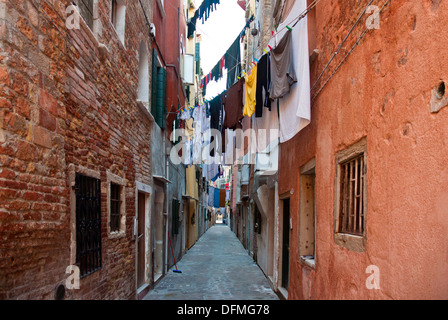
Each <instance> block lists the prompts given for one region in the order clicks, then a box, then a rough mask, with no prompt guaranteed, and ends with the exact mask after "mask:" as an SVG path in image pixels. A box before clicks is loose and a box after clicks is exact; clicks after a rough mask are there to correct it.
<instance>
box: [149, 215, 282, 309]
mask: <svg viewBox="0 0 448 320" xmlns="http://www.w3.org/2000/svg"><path fill="white" fill-rule="evenodd" d="M173 268H175V267H173ZM177 269H179V270H181V271H182V273H174V272H173V271H172V269H171V270H170V271H169V272H168V274H167V275H166V276H165V277H164V278H163V279H162V280H161V281H160V282H159V283H158V284H157V285H156V287H155V288H154V289H153V290H151V291H150V292H149V293H148V294H147V295H146V296H145V298H144V300H278V297H277V295H276V294H275V293H274V292H273V291H272V289H271V287H270V285H269V283H268V280H267V279H266V277H265V276H264V274H263V272H262V271H261V270H260V268H259V267H258V265H257V264H256V263H255V262H254V261H253V259H252V258H251V257H250V256H249V255H248V254H247V251H246V250H245V249H244V247H243V245H242V244H241V242H240V241H239V240H238V239H237V237H236V236H235V234H234V233H233V232H232V231H231V230H230V228H229V227H228V226H226V225H220V224H217V225H215V226H213V227H211V228H210V229H209V230H208V231H207V232H206V233H205V234H204V235H203V236H202V237H201V238H200V239H199V240H198V241H197V242H196V244H195V245H194V246H193V247H192V248H191V249H190V250H189V251H188V252H187V253H186V254H185V255H184V256H183V258H182V259H181V261H179V262H177Z"/></svg>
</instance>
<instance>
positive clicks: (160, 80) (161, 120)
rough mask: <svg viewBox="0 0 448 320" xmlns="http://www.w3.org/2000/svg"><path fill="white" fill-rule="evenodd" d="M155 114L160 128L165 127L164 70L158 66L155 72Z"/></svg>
mask: <svg viewBox="0 0 448 320" xmlns="http://www.w3.org/2000/svg"><path fill="white" fill-rule="evenodd" d="M156 106H157V107H156V109H157V116H156V122H157V124H158V125H159V127H160V128H162V129H165V128H166V70H165V69H164V68H159V70H158V72H157V98H156Z"/></svg>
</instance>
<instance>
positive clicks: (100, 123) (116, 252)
mask: <svg viewBox="0 0 448 320" xmlns="http://www.w3.org/2000/svg"><path fill="white" fill-rule="evenodd" d="M68 3H69V1H51V2H47V1H20V2H17V1H12V0H10V1H6V2H1V3H0V36H1V44H0V45H1V49H2V50H1V52H2V53H1V55H0V233H1V237H2V239H1V244H0V251H1V254H0V257H1V258H0V298H2V299H53V298H54V291H55V288H56V286H57V285H58V284H59V283H63V284H65V280H66V279H67V277H68V274H66V273H65V270H66V268H67V266H69V265H70V264H71V263H72V261H71V257H73V254H74V253H73V252H72V251H73V249H71V246H72V245H73V240H72V239H73V237H74V235H73V234H72V231H71V225H70V223H71V222H73V217H72V211H73V206H74V203H73V200H70V196H71V192H72V191H71V185H70V179H69V168H75V170H77V169H80V168H83V170H90V171H92V172H95V173H97V174H99V177H100V179H101V182H102V183H101V191H102V192H101V221H102V225H101V228H102V257H103V258H102V269H101V270H100V271H97V272H95V273H93V274H92V275H89V276H87V277H85V278H83V279H81V282H80V289H79V290H67V293H66V298H73V299H79V298H82V299H114V298H120V299H127V298H135V292H136V288H135V282H136V281H135V277H136V270H135V254H136V253H135V241H134V240H133V239H132V229H133V219H134V216H135V206H136V204H135V203H136V199H135V194H136V193H135V187H136V181H140V182H143V183H146V184H150V171H151V162H150V146H149V141H150V134H149V133H150V125H151V123H150V121H149V120H148V118H147V116H146V113H145V112H144V111H142V110H141V109H140V107H139V106H138V105H137V103H136V99H137V87H138V58H139V57H138V48H139V45H140V42H141V41H144V42H145V43H146V44H147V47H148V52H151V50H150V48H151V41H150V38H149V37H148V33H147V27H146V20H145V17H144V15H143V12H142V8H141V7H140V4H139V2H134V1H132V2H131V1H128V7H127V13H126V15H127V17H126V19H127V23H126V37H125V45H124V46H123V45H122V44H121V42H120V41H119V39H118V36H117V34H116V33H115V30H114V29H113V27H112V25H111V24H110V22H109V20H110V18H109V17H110V2H109V1H100V4H99V7H98V13H99V14H98V17H99V18H98V20H96V27H95V31H98V30H99V32H96V33H95V34H94V33H93V32H92V31H90V30H89V29H88V28H87V27H86V25H85V23H84V22H83V21H81V23H80V26H81V28H80V29H79V30H76V29H75V30H68V29H67V28H66V27H65V21H66V17H67V14H66V5H68ZM144 4H145V10H146V13H147V15H148V16H149V17H151V16H152V2H146V1H145V2H144ZM40 5H41V6H42V7H40ZM130 21H132V23H130ZM98 22H100V24H99V25H100V27H99V28H98ZM150 74H151V73H150ZM108 172H110V173H112V174H115V175H117V176H119V177H123V178H125V181H126V188H125V190H126V224H125V225H126V227H125V234H124V236H122V237H111V236H110V235H109V234H108V231H107V230H108V228H107V221H108V220H107V210H106V207H107V205H106V204H107V201H108V199H107V192H106V191H107V185H106V180H107V173H108Z"/></svg>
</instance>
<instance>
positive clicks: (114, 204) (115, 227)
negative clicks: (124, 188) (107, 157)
mask: <svg viewBox="0 0 448 320" xmlns="http://www.w3.org/2000/svg"><path fill="white" fill-rule="evenodd" d="M120 219H121V186H120V185H118V184H115V183H111V184H110V231H111V232H118V231H120Z"/></svg>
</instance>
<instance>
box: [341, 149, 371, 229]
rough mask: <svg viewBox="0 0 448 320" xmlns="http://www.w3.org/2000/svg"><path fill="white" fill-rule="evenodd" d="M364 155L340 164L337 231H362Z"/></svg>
mask: <svg viewBox="0 0 448 320" xmlns="http://www.w3.org/2000/svg"><path fill="white" fill-rule="evenodd" d="M364 171H365V166H364V155H360V156H358V157H356V158H354V159H351V160H349V161H347V162H344V163H342V164H341V175H340V188H341V189H340V209H339V212H340V215H339V232H341V233H349V234H353V235H360V236H362V235H363V233H364Z"/></svg>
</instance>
